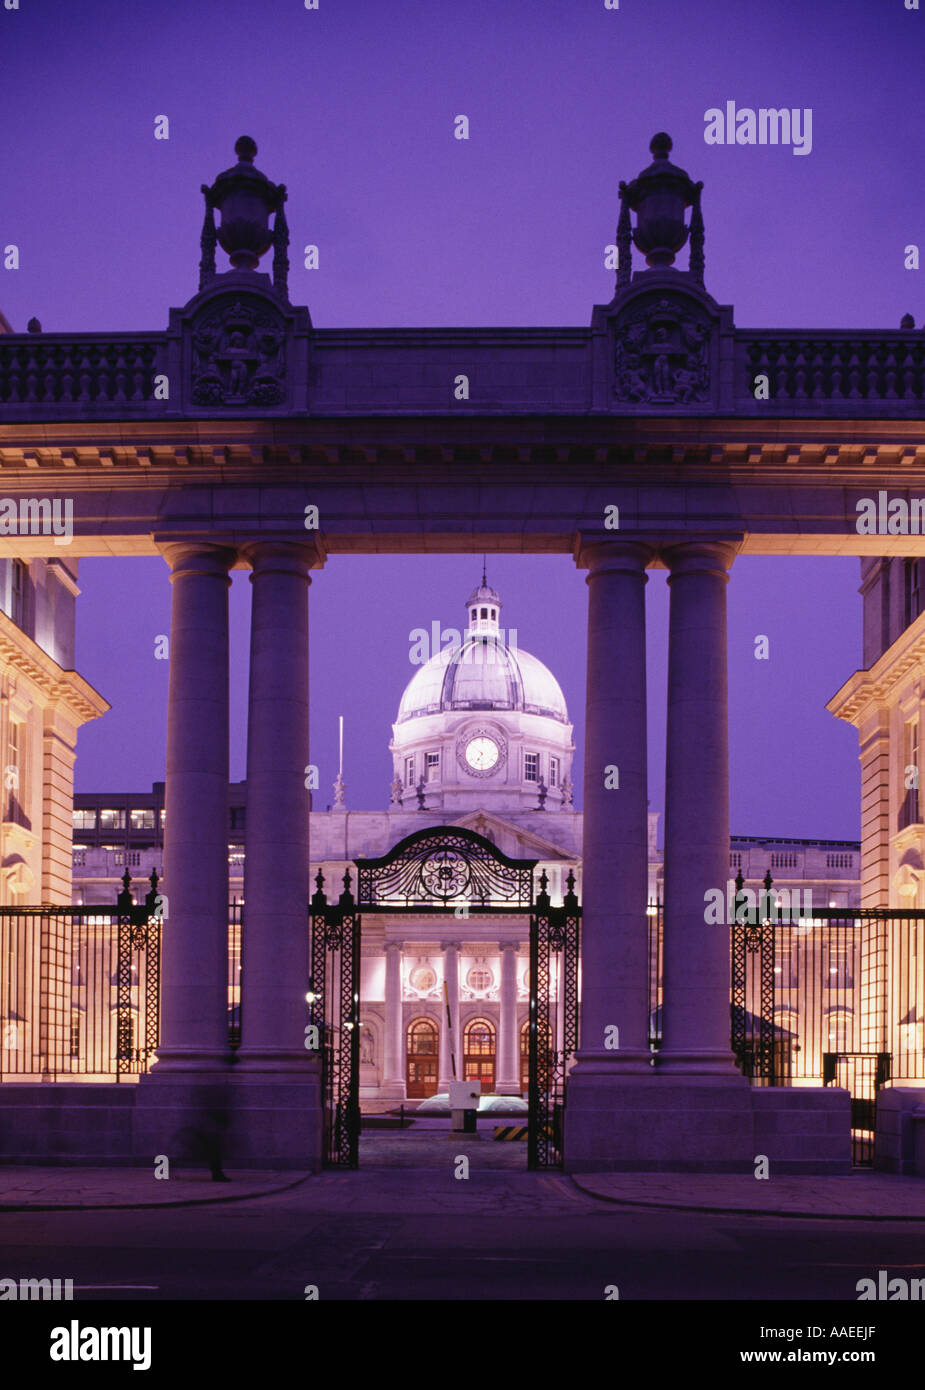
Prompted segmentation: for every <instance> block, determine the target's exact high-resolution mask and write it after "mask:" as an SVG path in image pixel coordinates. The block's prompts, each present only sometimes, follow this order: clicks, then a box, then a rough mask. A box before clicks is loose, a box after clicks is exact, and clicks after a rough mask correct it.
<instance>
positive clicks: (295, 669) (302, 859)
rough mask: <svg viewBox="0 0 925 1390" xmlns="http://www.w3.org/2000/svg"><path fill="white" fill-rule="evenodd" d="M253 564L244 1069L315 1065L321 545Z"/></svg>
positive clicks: (259, 547)
mask: <svg viewBox="0 0 925 1390" xmlns="http://www.w3.org/2000/svg"><path fill="white" fill-rule="evenodd" d="M244 553H245V556H246V558H247V559H248V560H249V561H250V564H251V567H252V573H251V584H252V586H253V600H252V613H251V660H250V700H249V705H248V725H247V821H246V829H245V846H246V857H245V861H244V933H243V942H242V949H241V959H242V981H241V1048H240V1051H239V1053H238V1058H237V1063H236V1067H235V1070H236V1071H237V1070H238V1068H242V1069H244V1070H249V1071H254V1070H259V1071H290V1070H293V1069H295V1070H296V1071H300V1072H302V1071H305V1069H306V1067H307V1066H309V1064H310V1063H311V1061H312V1060H315V1061H317V1057H316V1056H314V1057H313V1054H312V1053H310V1052H308V1051H307V1050H306V1048H305V1045H304V1043H305V1025H306V1022H307V1019H308V1008H307V1005H306V1000H305V993H306V989H307V987H308V978H309V973H310V970H309V933H308V902H309V898H310V896H311V890H310V883H309V844H308V832H309V807H310V798H309V793H308V791H307V789H306V786H305V769H306V767H307V765H308V760H309V754H308V587H309V584H310V583H311V580H310V578H309V574H308V571H309V568H310V566H311V564H312V562H313V561H314V559H315V552H314V549H313V548H312V547H309V546H301V545H296V544H288V543H284V542H275V541H274V542H259V543H257V544H254V545H252V546H249V547H248V548H247V549H246V551H245V552H244Z"/></svg>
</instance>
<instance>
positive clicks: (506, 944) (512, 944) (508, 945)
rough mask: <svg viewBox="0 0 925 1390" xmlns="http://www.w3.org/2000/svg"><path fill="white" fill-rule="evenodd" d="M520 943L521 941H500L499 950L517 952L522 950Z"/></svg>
mask: <svg viewBox="0 0 925 1390" xmlns="http://www.w3.org/2000/svg"><path fill="white" fill-rule="evenodd" d="M520 944H521V943H520V942H519V941H499V942H498V950H499V951H513V952H514V953H515V954H516V953H517V952H518V951H519V950H520Z"/></svg>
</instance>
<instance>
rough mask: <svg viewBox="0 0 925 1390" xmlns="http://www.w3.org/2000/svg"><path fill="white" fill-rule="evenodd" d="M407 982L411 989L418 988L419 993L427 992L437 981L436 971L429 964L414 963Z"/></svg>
mask: <svg viewBox="0 0 925 1390" xmlns="http://www.w3.org/2000/svg"><path fill="white" fill-rule="evenodd" d="M408 983H409V984H410V985H411V988H412V989H416V990H420V992H421V994H427V992H428V991H429V990H432V989H433V987H434V985H435V984H436V983H437V973H436V971H435V970H434V969H433V968H432V967H431V966H429V965H416V966H415V967H414V969H413V970H412V972H411V974H410V975H409V976H408Z"/></svg>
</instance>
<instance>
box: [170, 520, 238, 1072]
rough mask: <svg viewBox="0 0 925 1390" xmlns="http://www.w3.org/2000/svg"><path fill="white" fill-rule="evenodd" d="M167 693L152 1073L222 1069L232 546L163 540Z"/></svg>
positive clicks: (225, 1064) (226, 1062)
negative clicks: (167, 583) (157, 1030)
mask: <svg viewBox="0 0 925 1390" xmlns="http://www.w3.org/2000/svg"><path fill="white" fill-rule="evenodd" d="M162 553H163V555H164V557H165V559H166V560H167V563H168V564H169V565H170V569H171V575H170V579H171V584H172V586H173V602H172V611H171V622H170V681H169V687H168V695H167V768H166V791H165V807H166V815H165V829H164V835H165V840H164V890H165V895H166V898H167V909H166V913H165V917H164V922H163V926H162V931H161V943H162V944H161V1044H160V1046H159V1047H158V1049H157V1058H158V1060H157V1066H156V1067H155V1069H154V1073H153V1075H154V1076H156V1077H163V1076H164V1075H165V1074H166V1073H170V1072H214V1071H223V1070H224V1069H225V1068H227V1067H228V1065H229V1063H230V1060H231V1053H230V1052H229V1050H228V831H227V818H228V588H229V585H230V583H231V580H230V578H229V573H228V572H229V570H230V568H231V566H232V564H233V563H234V560H235V552H234V551H233V550H230V549H225V548H223V547H221V546H215V545H203V544H198V543H197V544H192V543H190V544H186V543H182V542H177V543H173V544H168V545H165V546H164V547H163V548H162Z"/></svg>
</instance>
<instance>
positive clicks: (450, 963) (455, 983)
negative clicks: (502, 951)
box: [437, 941, 463, 1091]
mask: <svg viewBox="0 0 925 1390" xmlns="http://www.w3.org/2000/svg"><path fill="white" fill-rule="evenodd" d="M440 949H441V951H442V952H443V978H444V980H445V981H446V987H447V994H448V995H449V1001H450V1020H451V1025H452V1033H453V1037H452V1046H453V1052H454V1054H455V1057H456V1078H455V1079H456V1080H457V1081H462V1079H463V1074H462V1073H463V1065H462V1038H461V1037H460V1036H459V950H460V943H459V942H458V941H441V943H440ZM438 1072H439V1075H438V1080H437V1085H438V1088H439V1090H441V1091H445V1090H446V1089H447V1088H448V1086H449V1084H450V1082H451V1081H452V1080H453V1079H454V1078H453V1064H452V1062H451V1060H450V1037H449V1035H448V1033H447V1026H446V1005H445V1003H444V1001H443V999H441V1001H440V1064H439V1068H438Z"/></svg>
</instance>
